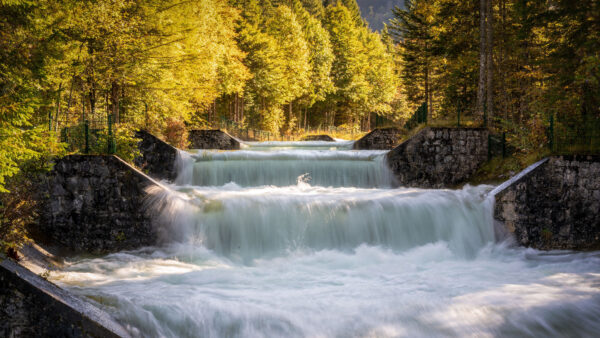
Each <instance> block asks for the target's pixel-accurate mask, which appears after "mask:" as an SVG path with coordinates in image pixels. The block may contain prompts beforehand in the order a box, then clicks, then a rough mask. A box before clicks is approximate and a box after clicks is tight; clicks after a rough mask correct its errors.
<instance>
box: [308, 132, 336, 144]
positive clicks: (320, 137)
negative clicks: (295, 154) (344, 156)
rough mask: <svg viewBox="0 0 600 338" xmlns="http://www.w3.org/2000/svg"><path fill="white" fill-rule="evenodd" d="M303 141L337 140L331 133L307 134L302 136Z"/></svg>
mask: <svg viewBox="0 0 600 338" xmlns="http://www.w3.org/2000/svg"><path fill="white" fill-rule="evenodd" d="M302 141H326V142H335V140H334V139H333V137H331V136H329V135H324V134H323V135H306V136H304V137H303V138H302Z"/></svg>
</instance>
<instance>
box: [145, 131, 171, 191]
mask: <svg viewBox="0 0 600 338" xmlns="http://www.w3.org/2000/svg"><path fill="white" fill-rule="evenodd" d="M135 137H136V138H139V139H141V141H140V142H139V143H138V148H139V150H140V156H138V157H136V158H135V160H134V162H135V165H136V166H137V167H138V168H140V169H141V170H142V171H143V172H145V173H146V174H148V175H150V176H152V177H154V178H157V179H161V180H168V181H174V180H175V178H177V166H176V163H177V156H178V152H179V150H177V148H175V147H173V146H172V145H170V144H168V143H167V142H165V141H163V140H161V139H159V138H158V137H156V136H154V135H152V134H150V133H148V132H147V131H144V130H140V131H138V132H136V133H135Z"/></svg>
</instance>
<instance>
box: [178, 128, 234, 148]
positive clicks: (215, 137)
mask: <svg viewBox="0 0 600 338" xmlns="http://www.w3.org/2000/svg"><path fill="white" fill-rule="evenodd" d="M188 140H189V142H190V149H221V150H237V149H240V141H239V140H237V139H236V138H235V137H233V136H231V135H229V134H227V133H226V132H224V131H222V130H190V131H189V132H188Z"/></svg>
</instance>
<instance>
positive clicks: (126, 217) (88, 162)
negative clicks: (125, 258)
mask: <svg viewBox="0 0 600 338" xmlns="http://www.w3.org/2000/svg"><path fill="white" fill-rule="evenodd" d="M151 187H156V188H159V189H162V188H163V186H162V185H161V184H160V183H158V182H156V181H155V180H153V179H152V178H150V177H148V176H147V175H145V174H144V173H142V172H140V171H139V170H137V169H135V168H133V167H132V166H130V165H129V164H127V163H126V162H124V161H123V160H121V159H120V158H118V157H116V156H102V155H71V156H66V157H64V158H62V159H59V160H58V161H57V162H56V164H55V165H54V169H53V170H52V171H51V172H50V174H49V177H48V181H47V199H46V200H45V201H43V203H42V204H43V208H42V210H41V212H40V213H41V215H40V218H41V219H40V222H39V225H38V226H37V227H36V229H34V230H35V231H34V233H38V234H43V236H44V237H45V239H47V240H49V241H51V242H52V243H53V244H55V245H60V246H62V247H64V248H66V249H69V250H72V251H74V252H85V253H105V252H115V251H120V250H125V249H134V248H139V247H142V246H147V245H152V244H155V243H156V241H157V228H158V227H159V224H156V223H157V217H155V215H154V214H153V211H151V209H150V208H146V206H145V201H146V199H147V198H148V196H149V193H148V189H149V188H151Z"/></svg>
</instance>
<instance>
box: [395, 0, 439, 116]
mask: <svg viewBox="0 0 600 338" xmlns="http://www.w3.org/2000/svg"><path fill="white" fill-rule="evenodd" d="M405 7H406V9H400V8H398V7H396V8H394V19H392V20H391V22H390V27H389V29H390V33H391V35H392V37H393V38H394V39H395V40H396V42H397V43H398V44H400V45H401V46H402V49H401V53H402V54H401V55H402V59H403V60H404V64H403V72H402V80H403V86H404V89H405V92H406V95H407V97H408V100H409V101H411V102H412V103H413V104H414V105H415V106H417V105H420V104H421V103H422V102H425V103H426V104H427V117H428V119H431V117H432V112H433V86H432V74H433V72H434V66H433V64H432V58H433V32H432V27H433V22H432V21H433V18H434V17H435V16H434V15H435V13H434V6H433V4H431V3H429V2H428V1H423V0H409V1H406V2H405Z"/></svg>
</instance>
